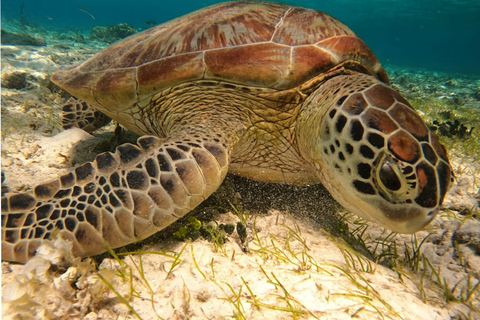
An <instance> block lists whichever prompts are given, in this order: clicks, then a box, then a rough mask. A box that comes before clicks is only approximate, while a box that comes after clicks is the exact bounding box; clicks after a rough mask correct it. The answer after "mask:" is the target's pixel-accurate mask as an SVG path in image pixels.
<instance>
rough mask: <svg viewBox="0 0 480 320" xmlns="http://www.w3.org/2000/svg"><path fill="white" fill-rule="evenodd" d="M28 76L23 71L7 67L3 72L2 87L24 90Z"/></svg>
mask: <svg viewBox="0 0 480 320" xmlns="http://www.w3.org/2000/svg"><path fill="white" fill-rule="evenodd" d="M2 41H3V40H2ZM27 75H28V74H27V73H26V72H25V71H23V70H18V69H15V68H13V67H12V66H9V65H5V66H4V68H3V70H2V87H4V88H7V89H17V90H20V89H23V88H25V87H26V86H27Z"/></svg>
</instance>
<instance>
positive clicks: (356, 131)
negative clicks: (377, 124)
mask: <svg viewBox="0 0 480 320" xmlns="http://www.w3.org/2000/svg"><path fill="white" fill-rule="evenodd" d="M363 132H364V129H363V125H362V123H361V122H360V121H358V120H353V121H352V122H351V125H350V135H351V136H352V139H353V140H354V141H360V140H362V138H363Z"/></svg>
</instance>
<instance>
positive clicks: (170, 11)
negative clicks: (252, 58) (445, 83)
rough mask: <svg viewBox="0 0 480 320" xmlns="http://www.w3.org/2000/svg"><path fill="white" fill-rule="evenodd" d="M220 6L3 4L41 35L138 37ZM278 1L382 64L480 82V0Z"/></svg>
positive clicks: (61, 1) (6, 0)
mask: <svg viewBox="0 0 480 320" xmlns="http://www.w3.org/2000/svg"><path fill="white" fill-rule="evenodd" d="M218 2H221V1H213V0H208V1H192V0H190V1H175V0H172V1H159V0H157V1H152V0H133V1H132V0H71V1H65V0H43V1H39V0H24V1H21V0H2V21H3V23H5V22H8V21H10V20H12V19H19V18H20V12H22V17H23V19H24V20H26V21H28V22H30V23H34V24H36V25H37V26H38V27H41V28H45V29H46V30H62V31H67V30H71V31H77V30H82V31H87V30H90V29H91V28H92V27H94V26H97V25H100V26H109V25H115V24H119V23H128V24H132V25H134V27H135V28H137V29H138V30H142V29H144V28H145V23H146V22H147V21H154V22H156V23H158V24H160V23H162V22H165V21H168V20H170V19H173V18H175V17H178V16H180V15H183V14H186V13H188V12H191V11H194V10H197V9H200V8H202V7H205V6H207V5H211V4H214V3H218ZM281 2H284V3H288V4H291V5H297V6H302V7H307V8H312V9H317V10H321V11H324V12H326V13H328V14H330V15H332V16H334V17H336V18H337V19H339V20H340V21H342V22H343V23H345V24H346V25H347V26H349V27H350V28H351V29H352V30H353V31H354V32H356V33H357V34H358V35H359V36H360V37H361V38H362V39H363V40H364V41H365V42H366V43H367V44H368V45H369V46H370V47H371V48H372V50H373V51H374V52H375V53H376V55H377V56H378V57H379V59H380V61H381V62H382V63H383V64H393V65H400V66H407V67H415V68H426V69H434V70H439V71H446V72H458V73H462V74H469V75H473V76H475V77H476V76H480V1H479V0H416V1H415V0H371V1H359V0H323V1H321V0H316V1H314V0H297V1H281ZM80 8H81V9H84V10H86V11H87V12H88V13H87V12H85V11H82V10H79V9H80ZM90 14H91V15H90ZM92 16H93V17H94V18H95V19H93V18H92Z"/></svg>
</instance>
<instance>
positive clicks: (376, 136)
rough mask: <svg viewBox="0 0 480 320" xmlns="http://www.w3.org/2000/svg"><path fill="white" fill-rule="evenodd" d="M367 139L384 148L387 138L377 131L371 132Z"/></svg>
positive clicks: (375, 145) (372, 143) (377, 146)
mask: <svg viewBox="0 0 480 320" xmlns="http://www.w3.org/2000/svg"><path fill="white" fill-rule="evenodd" d="M367 140H368V142H370V144H371V145H372V146H374V147H376V148H378V149H380V148H383V147H384V146H385V139H384V138H383V137H382V136H381V135H379V134H377V133H369V134H368V138H367Z"/></svg>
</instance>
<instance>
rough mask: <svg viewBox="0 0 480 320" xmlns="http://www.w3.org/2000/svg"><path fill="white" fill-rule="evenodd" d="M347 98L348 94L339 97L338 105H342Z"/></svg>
mask: <svg viewBox="0 0 480 320" xmlns="http://www.w3.org/2000/svg"><path fill="white" fill-rule="evenodd" d="M347 98H348V96H343V97H341V98H340V99H338V101H337V105H338V106H341V105H342V103H343V102H344V101H345V100H346V99H347Z"/></svg>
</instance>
